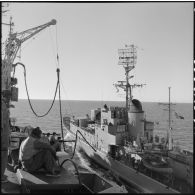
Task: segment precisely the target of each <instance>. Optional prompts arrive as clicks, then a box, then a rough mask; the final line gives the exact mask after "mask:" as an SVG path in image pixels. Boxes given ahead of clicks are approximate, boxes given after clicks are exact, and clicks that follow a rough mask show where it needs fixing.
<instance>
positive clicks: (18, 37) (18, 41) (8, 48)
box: [1, 19, 57, 102]
mask: <svg viewBox="0 0 195 195" xmlns="http://www.w3.org/2000/svg"><path fill="white" fill-rule="evenodd" d="M56 23H57V21H56V20H55V19H53V20H51V21H50V22H48V23H45V24H43V25H40V26H37V27H34V28H31V29H28V30H25V31H23V32H20V33H12V28H11V24H12V23H11V22H10V33H9V37H8V39H7V41H6V43H5V55H4V59H3V60H2V69H1V70H2V88H1V91H2V92H3V91H8V92H10V91H11V85H10V82H11V71H12V65H13V63H14V60H15V58H16V55H17V53H18V50H19V49H20V47H21V45H22V43H24V42H25V41H27V40H28V39H30V38H32V37H33V36H34V35H36V34H37V33H39V32H40V31H42V30H44V29H45V28H47V27H49V26H51V25H55V24H56ZM8 102H9V101H8Z"/></svg>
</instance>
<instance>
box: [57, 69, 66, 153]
mask: <svg viewBox="0 0 195 195" xmlns="http://www.w3.org/2000/svg"><path fill="white" fill-rule="evenodd" d="M57 74H58V81H59V80H60V79H59V78H60V69H59V68H57ZM59 105H60V125H61V134H62V139H64V132H63V125H62V105H61V95H60V81H59ZM63 148H64V151H65V144H64V142H63Z"/></svg>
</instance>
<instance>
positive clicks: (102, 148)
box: [63, 45, 193, 193]
mask: <svg viewBox="0 0 195 195" xmlns="http://www.w3.org/2000/svg"><path fill="white" fill-rule="evenodd" d="M136 59H137V56H136V47H135V46H134V45H130V46H126V47H125V48H124V49H119V65H122V66H123V67H124V69H125V80H124V81H118V83H117V84H115V86H116V87H117V88H122V89H123V90H124V91H125V93H126V101H125V106H124V107H117V106H115V107H114V106H108V105H104V107H103V108H97V109H94V110H91V116H90V117H89V116H88V115H86V116H84V117H77V118H76V117H74V116H72V117H70V116H65V117H64V118H63V122H64V125H65V127H66V129H67V131H69V132H70V133H71V134H72V135H74V136H76V137H78V139H79V142H78V147H79V148H81V149H82V150H83V151H84V152H85V153H86V154H87V155H88V156H89V157H90V158H91V159H93V160H94V161H95V162H97V163H98V164H100V165H101V166H103V167H104V168H106V169H109V170H111V171H112V172H113V173H114V174H115V175H117V176H118V177H119V178H121V179H122V180H124V181H125V182H127V183H129V185H133V186H134V187H136V188H137V189H138V190H140V191H141V192H150V193H157V192H158V193H159V192H160V193H176V192H177V190H174V189H172V188H174V185H172V183H173V177H174V178H176V176H177V175H176V174H175V167H174V166H175V157H173V156H174V155H173V153H174V152H173V150H171V149H170V139H171V136H169V137H167V141H166V142H165V143H157V142H155V140H154V137H153V131H154V122H152V121H148V120H146V118H145V114H144V111H143V109H142V104H141V102H140V101H139V100H137V99H133V96H132V89H133V88H135V87H142V86H143V84H130V82H129V80H130V79H131V78H133V76H132V75H130V71H131V70H132V69H134V68H135V63H136ZM80 134H82V135H83V136H81V135H80ZM86 140H87V142H88V143H89V144H90V145H91V147H89V145H88V144H87V143H86ZM92 147H93V148H92ZM148 154H149V155H152V154H153V155H158V156H164V159H163V160H165V161H166V168H165V164H163V162H162V161H161V160H158V167H156V166H154V165H152V163H151V162H149V160H148V159H147V163H146V161H145V160H144V161H145V163H143V162H144V161H142V158H143V159H145V158H146V157H145V156H146V155H148ZM159 159H161V158H159ZM185 160H186V161H187V158H186V157H185ZM134 161H137V163H136V164H139V165H140V166H139V168H140V169H141V170H140V171H138V170H137V169H136V170H135V169H134V168H133V165H134ZM159 161H161V162H160V163H159ZM140 162H141V163H140ZM171 162H172V163H171ZM180 162H181V161H180ZM156 163H157V162H156ZM144 164H145V166H144ZM185 165H187V166H188V168H189V169H192V168H193V167H192V166H190V165H189V163H187V164H185ZM181 167H182V169H183V168H185V169H186V166H184V165H183V164H182V165H181ZM181 167H180V168H181ZM146 169H149V170H151V171H154V172H157V173H158V174H159V175H160V176H161V179H160V180H159V179H156V178H152V177H151V176H149V175H147V174H145V172H147V170H146ZM185 173H186V172H185ZM174 174H175V175H174ZM190 174H191V175H192V173H190ZM190 179H191V180H190V181H189V180H186V181H187V182H188V183H190V184H192V183H191V182H192V177H190ZM167 186H168V188H167ZM170 186H171V187H172V188H170Z"/></svg>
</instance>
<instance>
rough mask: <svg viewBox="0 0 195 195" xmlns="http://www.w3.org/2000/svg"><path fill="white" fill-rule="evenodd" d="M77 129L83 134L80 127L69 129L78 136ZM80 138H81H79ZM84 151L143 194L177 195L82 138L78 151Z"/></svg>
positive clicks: (79, 140) (79, 141) (78, 143)
mask: <svg viewBox="0 0 195 195" xmlns="http://www.w3.org/2000/svg"><path fill="white" fill-rule="evenodd" d="M76 129H78V130H79V131H81V132H83V130H82V129H81V128H79V127H75V128H70V129H67V130H68V131H69V132H70V133H71V134H72V135H76ZM78 137H79V136H78ZM79 148H80V149H82V151H84V152H85V153H86V154H87V156H89V157H90V158H91V159H93V160H94V161H95V162H96V163H98V164H99V165H101V166H102V167H104V168H105V169H108V170H110V171H111V172H112V173H114V175H115V176H117V177H119V178H121V179H122V180H124V181H125V182H126V183H128V184H129V185H130V186H133V187H134V188H135V189H136V190H137V191H138V192H142V193H159V192H161V193H177V191H175V190H173V189H171V188H167V186H166V185H164V184H162V183H160V182H158V181H156V180H153V179H152V178H150V177H148V176H146V175H143V174H142V173H140V172H139V173H138V172H137V171H136V170H135V169H133V168H131V167H129V166H127V165H125V164H123V163H122V162H120V161H118V160H116V159H114V158H112V157H110V156H108V155H107V154H106V153H104V152H101V151H99V150H96V151H94V150H93V148H91V147H90V146H89V145H88V144H87V143H86V142H85V141H84V140H83V139H82V138H81V136H80V138H79V139H78V140H77V149H79Z"/></svg>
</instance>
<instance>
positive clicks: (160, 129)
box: [10, 99, 193, 152]
mask: <svg viewBox="0 0 195 195" xmlns="http://www.w3.org/2000/svg"><path fill="white" fill-rule="evenodd" d="M51 104H52V100H31V105H32V107H33V109H34V111H35V112H36V113H37V115H44V114H45V113H46V112H47V111H48V110H49V108H50V106H51ZM105 104H106V105H107V106H118V107H120V106H123V107H125V102H123V101H83V100H82V101H80V100H62V101H61V108H62V109H61V111H62V117H63V116H75V117H77V116H86V114H88V115H89V116H90V115H91V110H92V109H96V108H101V107H103V106H104V105H105ZM13 105H14V106H15V108H11V109H10V115H11V117H13V118H15V119H16V120H15V125H18V126H28V125H31V126H32V127H40V128H41V130H42V131H43V132H44V133H47V132H49V133H53V132H57V133H61V120H60V104H59V101H58V100H57V101H55V102H54V105H53V107H52V109H51V111H50V112H49V114H48V115H46V116H45V117H37V116H35V115H34V113H33V112H32V110H31V108H30V105H29V102H28V100H24V99H20V100H19V101H18V102H14V103H13ZM142 109H143V110H144V113H145V118H146V120H148V121H153V122H154V136H155V135H158V136H159V137H166V133H167V129H168V118H169V112H168V111H167V110H168V107H167V106H164V105H161V104H159V103H157V102H142ZM171 109H172V112H171V127H172V130H171V133H172V137H173V144H174V145H175V146H179V147H180V148H181V149H184V150H189V151H191V152H192V151H193V104H192V103H176V104H173V105H172V106H171ZM175 112H176V113H177V114H178V115H179V116H183V119H180V118H177V117H176V116H175ZM63 131H65V128H63ZM64 133H66V132H64Z"/></svg>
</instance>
